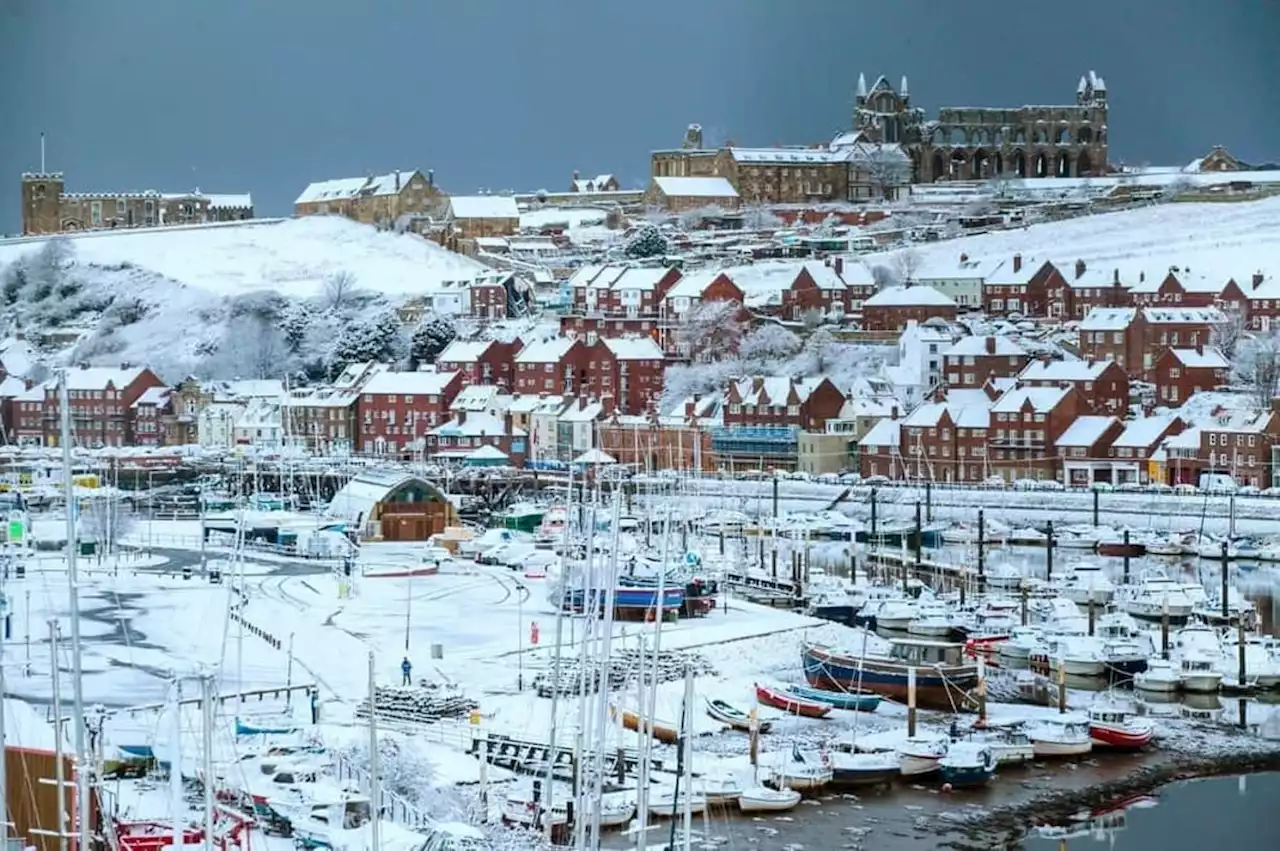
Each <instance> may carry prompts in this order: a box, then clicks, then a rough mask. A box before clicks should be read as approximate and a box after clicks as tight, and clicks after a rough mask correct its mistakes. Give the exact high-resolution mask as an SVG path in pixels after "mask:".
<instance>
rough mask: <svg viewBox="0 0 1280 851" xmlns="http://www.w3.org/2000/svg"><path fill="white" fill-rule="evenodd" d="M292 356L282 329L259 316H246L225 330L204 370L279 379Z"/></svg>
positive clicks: (221, 375)
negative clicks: (219, 343)
mask: <svg viewBox="0 0 1280 851" xmlns="http://www.w3.org/2000/svg"><path fill="white" fill-rule="evenodd" d="M294 359H295V358H294V356H293V355H292V354H291V353H290V351H289V342H288V340H287V339H286V338H285V335H284V332H283V331H281V330H280V329H279V328H277V327H276V326H275V325H274V324H272V323H271V322H269V321H267V320H266V319H264V318H262V317H260V316H247V317H244V319H243V320H241V321H240V322H239V323H237V324H235V325H233V326H231V327H229V328H228V329H227V331H226V334H225V336H224V337H223V340H222V344H221V345H220V346H219V347H218V350H217V352H215V353H214V355H213V356H212V357H211V358H210V359H209V362H208V363H207V364H205V371H206V372H208V373H209V375H210V376H211V377H213V378H258V379H262V378H279V377H280V376H282V375H284V374H285V373H287V372H288V371H289V370H290V369H291V368H292V366H293V362H294Z"/></svg>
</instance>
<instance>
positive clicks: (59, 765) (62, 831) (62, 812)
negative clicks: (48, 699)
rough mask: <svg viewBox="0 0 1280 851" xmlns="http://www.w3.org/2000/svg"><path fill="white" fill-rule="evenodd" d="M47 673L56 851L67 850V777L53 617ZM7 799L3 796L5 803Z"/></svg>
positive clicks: (50, 628)
mask: <svg viewBox="0 0 1280 851" xmlns="http://www.w3.org/2000/svg"><path fill="white" fill-rule="evenodd" d="M49 675H50V676H51V677H52V679H53V683H52V685H53V782H54V783H57V784H58V792H57V799H56V800H57V802H58V851H67V778H66V774H65V773H64V772H65V768H64V767H63V766H64V765H65V763H66V760H64V759H63V758H62V683H61V682H60V680H61V677H60V676H59V675H58V621H57V620H56V619H54V618H50V619H49ZM6 794H7V790H6ZM8 800H9V799H8V798H5V802H6V805H7V803H8ZM5 815H6V816H7V815H8V813H7V812H6V813H5Z"/></svg>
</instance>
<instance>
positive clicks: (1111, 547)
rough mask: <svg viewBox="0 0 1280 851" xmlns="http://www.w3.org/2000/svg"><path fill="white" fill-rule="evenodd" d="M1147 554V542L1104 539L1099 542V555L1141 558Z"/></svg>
mask: <svg viewBox="0 0 1280 851" xmlns="http://www.w3.org/2000/svg"><path fill="white" fill-rule="evenodd" d="M1146 554H1147V546H1146V544H1141V543H1135V542H1130V543H1127V544H1126V543H1124V542H1123V541H1103V542H1102V543H1100V544H1098V555H1100V556H1110V557H1112V558H1125V557H1128V558H1141V557H1142V556H1144V555H1146Z"/></svg>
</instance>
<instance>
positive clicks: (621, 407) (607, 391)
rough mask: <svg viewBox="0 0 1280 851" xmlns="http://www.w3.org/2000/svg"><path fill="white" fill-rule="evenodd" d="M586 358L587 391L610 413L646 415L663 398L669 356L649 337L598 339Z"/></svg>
mask: <svg viewBox="0 0 1280 851" xmlns="http://www.w3.org/2000/svg"><path fill="white" fill-rule="evenodd" d="M586 358H587V373H586V376H587V392H588V393H590V394H591V395H592V396H595V397H596V398H598V399H600V401H601V402H603V403H604V405H605V410H606V411H614V410H617V411H619V412H620V413H623V414H645V413H648V412H649V411H650V410H651V408H652V407H653V405H654V404H655V403H656V402H657V400H658V397H660V396H661V395H662V376H663V374H664V372H665V371H666V356H665V355H664V353H663V351H662V349H661V348H659V346H658V344H657V343H655V342H654V341H653V340H652V339H651V338H649V337H629V338H618V339H613V338H605V339H602V340H597V341H596V344H595V345H594V346H591V347H589V348H588V349H587V354H586Z"/></svg>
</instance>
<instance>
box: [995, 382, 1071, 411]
mask: <svg viewBox="0 0 1280 851" xmlns="http://www.w3.org/2000/svg"><path fill="white" fill-rule="evenodd" d="M1068 392H1070V391H1069V390H1067V389H1066V388H1064V387H1025V386H1024V387H1017V386H1014V387H1010V388H1009V389H1008V390H1006V391H1005V392H1004V393H1003V394H1001V396H1000V398H999V399H997V400H996V401H995V404H993V405H992V406H991V410H992V412H994V413H997V414H1008V413H1016V412H1018V411H1021V410H1022V406H1023V405H1026V404H1030V405H1031V409H1032V410H1033V411H1035V412H1036V413H1038V414H1047V413H1049V412H1050V411H1052V410H1053V409H1054V408H1056V407H1058V404H1059V403H1060V402H1061V401H1062V399H1063V397H1065V396H1066V395H1067V393H1068Z"/></svg>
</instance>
